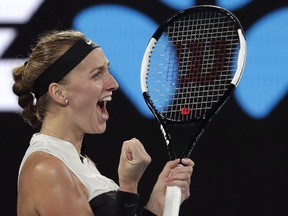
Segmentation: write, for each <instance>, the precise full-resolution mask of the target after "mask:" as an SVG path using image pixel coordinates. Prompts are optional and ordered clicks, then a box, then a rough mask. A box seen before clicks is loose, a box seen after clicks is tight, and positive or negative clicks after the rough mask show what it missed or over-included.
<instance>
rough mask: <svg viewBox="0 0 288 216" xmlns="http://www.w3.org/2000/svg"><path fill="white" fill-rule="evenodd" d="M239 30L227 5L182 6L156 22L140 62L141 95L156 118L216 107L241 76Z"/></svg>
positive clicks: (190, 118)
mask: <svg viewBox="0 0 288 216" xmlns="http://www.w3.org/2000/svg"><path fill="white" fill-rule="evenodd" d="M245 59H246V42H245V36H244V31H243V28H242V26H241V23H240V22H239V20H238V19H237V17H236V16H235V15H234V14H232V13H231V12H230V11H228V10H226V9H224V8H221V7H218V6H211V5H202V6H195V7H192V8H188V9H186V10H183V11H180V12H178V13H176V14H175V15H174V16H173V17H171V18H170V19H168V20H167V21H166V22H165V23H164V24H162V25H160V26H159V28H158V29H157V30H156V31H155V33H154V34H153V36H152V38H151V39H150V41H149V43H148V45H147V48H146V51H145V53H144V57H143V60H142V65H141V89H142V93H143V96H144V99H145V101H146V103H147V105H148V107H149V108H150V110H151V111H152V113H153V114H154V116H155V117H156V118H157V119H158V120H159V119H161V120H162V121H165V122H167V123H184V124H185V123H193V122H198V121H201V120H203V119H207V118H209V117H210V115H212V113H215V112H216V111H217V110H219V109H220V108H221V107H222V105H223V104H224V102H225V101H226V100H227V99H228V97H229V95H230V94H231V92H233V91H234V89H235V88H236V86H237V85H238V83H239V80H240V78H241V75H242V72H243V69H244V65H245Z"/></svg>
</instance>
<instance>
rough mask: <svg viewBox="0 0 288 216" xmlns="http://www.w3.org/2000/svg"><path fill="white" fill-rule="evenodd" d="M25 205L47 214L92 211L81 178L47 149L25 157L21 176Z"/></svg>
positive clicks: (22, 202)
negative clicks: (80, 183) (81, 185)
mask: <svg viewBox="0 0 288 216" xmlns="http://www.w3.org/2000/svg"><path fill="white" fill-rule="evenodd" d="M24 197H25V199H22V198H24ZM27 197H28V199H27ZM21 206H25V208H27V206H29V207H31V210H33V209H34V210H35V211H37V212H38V213H39V214H40V212H41V213H43V214H47V215H58V214H59V215H61V214H62V215H63V214H65V215H74V214H76V212H77V211H80V210H82V211H83V212H85V211H87V212H89V211H90V207H89V203H88V200H87V197H86V196H85V194H84V192H83V190H82V189H81V187H80V186H79V181H78V180H77V178H76V177H75V176H74V175H73V174H72V172H71V171H70V170H69V169H68V167H67V166H66V165H65V164H64V163H63V162H62V161H61V160H59V159H58V158H56V157H54V156H52V155H50V154H48V153H45V152H35V153H33V154H31V155H30V156H29V157H28V159H27V160H26V161H25V164H24V166H23V168H22V171H21V173H20V178H19V191H18V208H20V209H21ZM52 206H53V208H51V207H52ZM71 206H73V207H74V208H75V211H74V212H73V210H74V209H73V207H71ZM71 212H72V213H71ZM70 213H71V214H70ZM78 213H79V212H78ZM40 215H41V214H40ZM83 215H85V213H84V214H83ZM87 215H89V214H87Z"/></svg>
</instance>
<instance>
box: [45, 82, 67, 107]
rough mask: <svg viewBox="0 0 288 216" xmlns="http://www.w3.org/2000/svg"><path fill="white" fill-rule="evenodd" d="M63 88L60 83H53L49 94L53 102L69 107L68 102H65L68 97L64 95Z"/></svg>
mask: <svg viewBox="0 0 288 216" xmlns="http://www.w3.org/2000/svg"><path fill="white" fill-rule="evenodd" d="M62 88H63V86H62V85H60V84H59V83H55V82H53V83H51V84H50V85H49V88H48V93H49V95H50V97H51V98H52V100H53V101H55V102H56V103H58V104H60V105H62V106H66V105H67V102H65V99H66V97H65V96H64V95H63V94H62V90H61V89H62ZM66 100H67V99H66Z"/></svg>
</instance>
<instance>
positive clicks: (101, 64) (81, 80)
mask: <svg viewBox="0 0 288 216" xmlns="http://www.w3.org/2000/svg"><path fill="white" fill-rule="evenodd" d="M66 78H67V81H68V82H67V84H66V85H65V89H66V95H65V96H66V97H67V98H68V100H69V104H68V109H69V114H71V121H72V122H71V124H72V125H74V126H75V129H76V131H79V132H80V133H82V132H84V133H91V134H95V133H103V132H104V131H105V129H106V121H107V120H108V118H109V114H108V112H107V109H106V103H107V101H110V100H111V99H112V91H115V90H116V89H117V88H118V87H119V86H118V83H117V82H116V80H115V79H114V77H113V76H112V75H111V74H110V73H109V62H108V60H107V59H106V57H105V55H104V53H103V51H102V49H101V48H96V49H94V50H93V51H91V52H90V53H89V54H88V55H87V56H86V58H84V59H83V60H82V61H81V63H80V64H79V65H77V66H76V67H75V68H74V69H73V70H72V71H71V72H70V73H69V74H68V75H67V76H66Z"/></svg>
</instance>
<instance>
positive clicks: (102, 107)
mask: <svg viewBox="0 0 288 216" xmlns="http://www.w3.org/2000/svg"><path fill="white" fill-rule="evenodd" d="M111 100H112V97H111V95H109V96H107V97H104V98H102V99H101V100H100V101H98V103H97V105H98V107H99V111H100V114H101V116H102V117H103V118H104V119H108V117H109V114H108V111H107V109H106V104H107V102H109V101H111Z"/></svg>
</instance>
